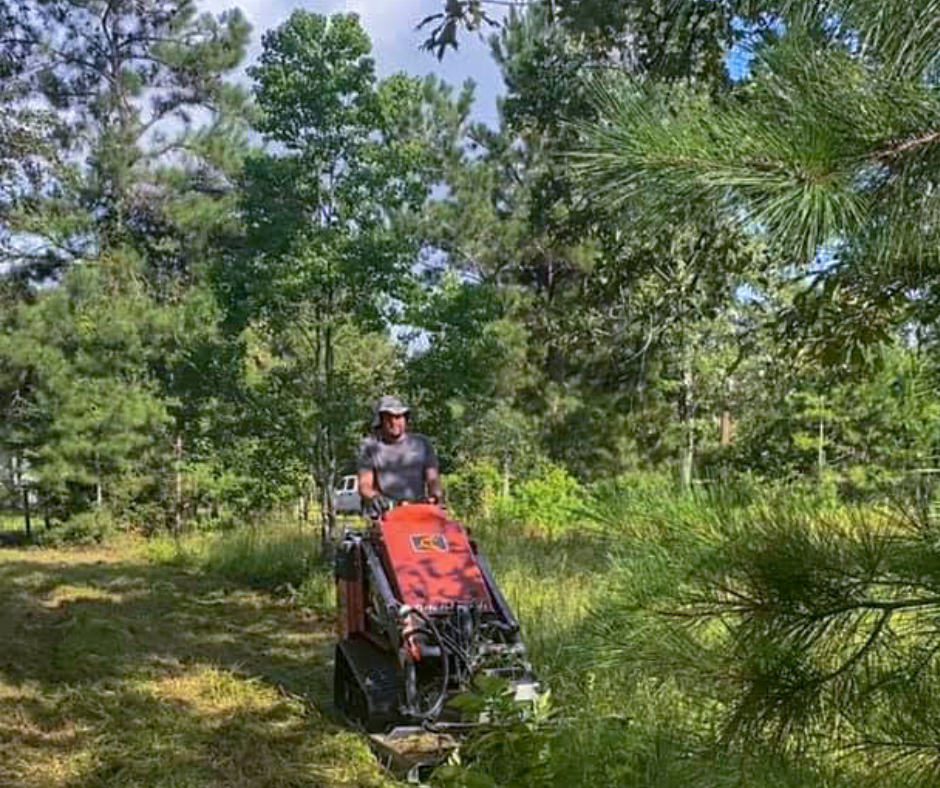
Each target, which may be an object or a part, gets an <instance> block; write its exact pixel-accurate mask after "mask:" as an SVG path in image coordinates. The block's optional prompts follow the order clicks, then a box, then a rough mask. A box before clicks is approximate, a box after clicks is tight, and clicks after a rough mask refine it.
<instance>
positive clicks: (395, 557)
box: [377, 504, 493, 612]
mask: <svg viewBox="0 0 940 788" xmlns="http://www.w3.org/2000/svg"><path fill="white" fill-rule="evenodd" d="M377 527H378V534H377V535H378V537H379V540H380V542H381V545H382V551H381V552H382V553H383V554H384V555H383V560H384V561H385V563H386V567H387V571H388V575H389V578H390V579H391V582H392V583H393V584H394V586H395V592H396V596H397V597H398V598H399V599H400V600H401V601H402V603H404V604H405V605H409V606H411V607H415V608H418V609H419V610H422V611H424V612H435V611H442V610H447V609H448V608H452V607H454V606H455V605H459V604H472V605H477V606H478V607H479V608H480V609H481V610H486V611H491V610H492V609H493V603H492V600H491V598H490V593H489V591H488V590H487V587H486V581H485V580H484V578H483V573H482V572H481V571H480V567H479V565H478V564H477V560H476V555H475V552H474V550H473V546H472V545H471V544H470V539H469V537H468V535H467V532H466V530H465V529H464V527H463V526H462V525H461V524H460V523H457V522H454V521H453V520H448V519H447V515H446V512H445V511H444V510H443V509H441V508H440V507H439V506H435V505H432V504H410V505H408V506H400V507H398V508H396V509H394V510H393V511H391V512H389V513H388V515H386V517H384V518H383V519H382V520H381V521H380V522H379V523H378V526H377Z"/></svg>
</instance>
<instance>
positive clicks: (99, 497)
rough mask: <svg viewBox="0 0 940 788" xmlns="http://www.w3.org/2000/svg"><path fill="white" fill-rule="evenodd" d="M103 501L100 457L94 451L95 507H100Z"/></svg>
mask: <svg viewBox="0 0 940 788" xmlns="http://www.w3.org/2000/svg"><path fill="white" fill-rule="evenodd" d="M103 503H104V490H102V488H101V458H100V457H99V456H98V452H97V451H96V452H95V507H96V508H98V509H100V508H101V504H103Z"/></svg>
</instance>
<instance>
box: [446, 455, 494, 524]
mask: <svg viewBox="0 0 940 788" xmlns="http://www.w3.org/2000/svg"><path fill="white" fill-rule="evenodd" d="M501 487H502V479H501V477H500V473H499V470H498V469H497V467H496V465H495V464H494V463H493V462H492V461H490V460H476V461H474V462H471V463H469V464H468V465H465V466H464V467H463V468H461V469H460V470H459V471H458V472H456V473H451V474H448V475H447V478H446V479H445V480H444V489H445V490H446V492H447V505H448V506H449V507H450V508H451V509H452V510H453V511H454V512H455V513H456V514H457V516H459V517H477V516H479V517H488V516H489V515H490V514H491V513H492V510H493V504H494V503H495V501H496V499H497V498H498V497H499V494H500V489H501Z"/></svg>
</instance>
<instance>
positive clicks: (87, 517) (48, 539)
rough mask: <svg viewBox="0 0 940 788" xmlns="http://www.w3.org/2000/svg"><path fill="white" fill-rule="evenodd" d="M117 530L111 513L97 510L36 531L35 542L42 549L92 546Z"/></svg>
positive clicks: (105, 510)
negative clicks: (61, 546)
mask: <svg viewBox="0 0 940 788" xmlns="http://www.w3.org/2000/svg"><path fill="white" fill-rule="evenodd" d="M117 530H118V528H117V524H116V523H115V521H114V518H113V517H112V515H111V513H110V512H109V511H108V510H107V509H103V508H99V509H94V510H92V511H89V512H82V513H81V514H76V515H75V516H74V517H71V518H70V519H68V520H67V521H66V522H65V523H63V524H62V525H57V526H55V527H53V528H49V529H42V530H38V531H36V532H35V541H36V544H39V545H42V546H43V547H55V546H58V545H93V544H100V543H101V542H103V541H104V540H105V539H106V538H107V537H108V536H110V535H112V534H114V533H116V532H117Z"/></svg>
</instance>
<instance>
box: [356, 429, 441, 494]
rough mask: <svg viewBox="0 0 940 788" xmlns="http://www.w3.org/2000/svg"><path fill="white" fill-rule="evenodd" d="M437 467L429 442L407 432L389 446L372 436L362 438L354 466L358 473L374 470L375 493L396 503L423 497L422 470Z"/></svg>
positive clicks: (435, 456) (421, 436)
mask: <svg viewBox="0 0 940 788" xmlns="http://www.w3.org/2000/svg"><path fill="white" fill-rule="evenodd" d="M437 467H438V465H437V455H436V454H435V453H434V447H433V446H432V445H431V441H429V440H428V439H427V438H425V437H424V435H418V434H416V433H411V432H406V433H405V434H404V435H403V436H402V437H401V439H399V440H397V441H394V442H391V443H386V442H385V441H384V440H382V439H381V438H379V437H375V436H370V437H368V438H366V439H365V440H364V441H363V442H362V446H361V447H360V449H359V460H358V463H357V470H359V471H374V472H375V480H376V484H377V486H378V488H379V492H381V493H382V495H385V496H387V497H389V498H393V499H394V500H396V501H416V500H418V499H420V498H424V496H425V494H426V493H425V483H424V479H425V476H424V472H425V469H427V468H437Z"/></svg>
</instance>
